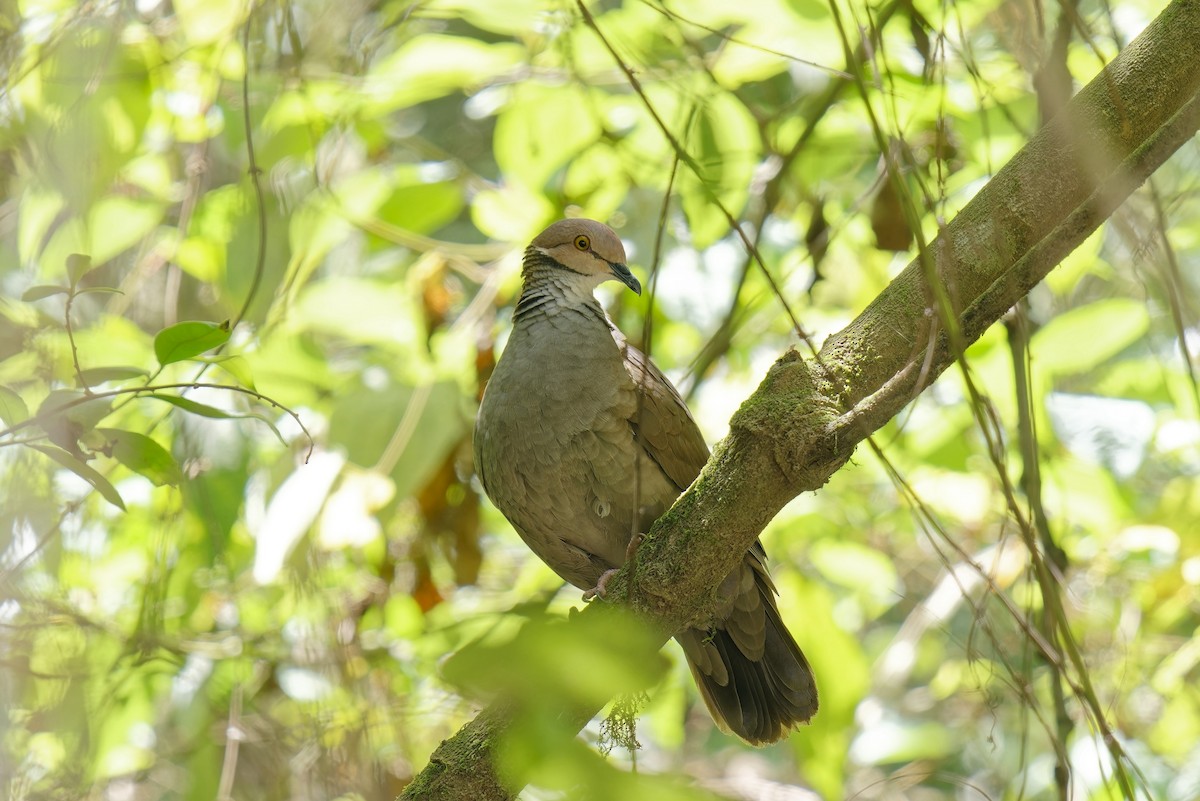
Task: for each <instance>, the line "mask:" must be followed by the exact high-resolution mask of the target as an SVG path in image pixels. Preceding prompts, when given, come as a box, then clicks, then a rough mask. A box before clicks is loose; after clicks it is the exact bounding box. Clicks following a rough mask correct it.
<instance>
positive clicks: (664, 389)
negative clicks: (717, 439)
mask: <svg viewBox="0 0 1200 801" xmlns="http://www.w3.org/2000/svg"><path fill="white" fill-rule="evenodd" d="M617 344H618V346H619V347H620V348H621V354H622V356H623V358H624V361H625V370H626V371H627V372H628V373H629V377H630V378H631V379H633V383H634V385H635V386H636V387H637V388H638V391H639V393H638V394H639V398H638V406H639V408H638V410H637V412H635V413H634V418H633V420H631V421H630V423H631V425H633V427H634V433H635V436H636V437H637V441H638V444H639V445H641V447H642V449H643V450H645V452H646V454H647V455H648V456H649V457H650V458H651V459H653V460H654V462H655V463H656V464H657V465H658V466H659V467H660V468H662V471H663V472H664V473H665V474H666V475H667V477H668V478H669V479H671V481H672V482H673V483H674V484H675V486H676V487H678V488H679V491H680V492H683V491H684V490H685V489H687V488H688V487H689V486H690V485H691V483H692V482H693V481H695V480H696V476H698V475H699V474H700V468H702V467H704V463H705V462H707V461H708V445H707V444H705V442H704V435H703V434H701V433H700V429H699V428H698V427H697V426H696V421H695V420H693V419H692V413H691V412H689V411H688V408H687V404H686V403H684V402H683V398H681V397H680V396H679V391H678V390H676V389H675V387H674V385H672V384H671V382H670V381H669V380H667V377H666V376H665V375H663V374H662V372H661V371H660V370H659V369H658V368H657V367H655V365H654V362H652V361H650V360H649V359H648V358H646V354H644V353H642V352H641V351H640V350H638V349H637V348H635V347H634V346H633V345H630V344H629V343H628V342H626V341H624V338H623V337H622V338H620V339H618V340H617Z"/></svg>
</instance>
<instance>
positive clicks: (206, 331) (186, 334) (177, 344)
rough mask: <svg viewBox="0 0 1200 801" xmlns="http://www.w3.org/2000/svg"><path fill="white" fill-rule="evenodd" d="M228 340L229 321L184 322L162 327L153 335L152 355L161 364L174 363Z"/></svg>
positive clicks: (218, 345)
mask: <svg viewBox="0 0 1200 801" xmlns="http://www.w3.org/2000/svg"><path fill="white" fill-rule="evenodd" d="M228 341H229V323H228V322H224V323H221V324H220V325H217V324H216V323H202V322H196V321H191V322H186V323H176V324H175V325H173V326H170V327H168V328H164V329H163V330H161V331H159V332H158V333H157V334H156V335H155V336H154V355H155V356H157V357H158V363H159V364H162V365H164V366H165V365H168V364H174V363H175V362H181V361H183V360H185V359H190V358H192V357H193V356H199V355H200V354H201V353H204V352H205V351H207V350H212V349H213V348H217V347H220V346H221V345H224V344H225V343H226V342H228Z"/></svg>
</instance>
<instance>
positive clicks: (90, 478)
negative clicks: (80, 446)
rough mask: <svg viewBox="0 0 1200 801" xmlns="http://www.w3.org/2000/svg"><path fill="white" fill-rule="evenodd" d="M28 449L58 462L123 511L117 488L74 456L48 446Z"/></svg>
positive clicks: (123, 507)
mask: <svg viewBox="0 0 1200 801" xmlns="http://www.w3.org/2000/svg"><path fill="white" fill-rule="evenodd" d="M29 447H31V448H33V449H34V450H35V451H40V452H41V453H44V454H46V455H47V456H49V457H50V458H51V459H53V460H54V461H56V462H58V463H59V464H60V465H62V466H63V467H65V468H67V469H68V470H70V471H71V472H72V473H74V474H75V475H77V476H79V477H80V478H82V479H83V480H84V481H86V482H87V483H89V484H91V485H92V486H93V487H94V488H95V489H96V491H97V492H99V493H100V494H101V495H102V496H104V499H105V500H106V501H108V502H109V503H111V504H112V505H113V506H115V507H117V508H118V509H120V510H121V511H122V512H123V511H125V502H124V501H123V500H121V495H120V493H118V492H117V488H116V487H114V486H113V485H112V484H111V483H110V482H109V480H108V479H107V478H105V477H104V476H102V475H100V474H99V473H97V472H96V471H95V470H93V469H92V468H90V467H88V466H87V465H86V464H84V463H83V462H82V461H80V460H79V459H76V458H75V457H74V456H72V455H71V454H69V453H67V452H66V451H64V450H62V449H61V448H53V447H51V446H49V445H30V446H29Z"/></svg>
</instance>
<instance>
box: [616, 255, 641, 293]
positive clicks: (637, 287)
mask: <svg viewBox="0 0 1200 801" xmlns="http://www.w3.org/2000/svg"><path fill="white" fill-rule="evenodd" d="M608 269H609V270H611V271H612V274H613V277H614V278H616V279H617V280H618V281H620V282H621V283H622V284H624V285H625V286H627V287H629V288H630V289H632V290H633V291H634V294H637V295H640V294H642V282H641V281H639V280H637V278H635V277H634V276H633V273H631V272H629V268H628V267H626V266H625V265H624V264H617V263H614V262H611V261H610V262H609V263H608Z"/></svg>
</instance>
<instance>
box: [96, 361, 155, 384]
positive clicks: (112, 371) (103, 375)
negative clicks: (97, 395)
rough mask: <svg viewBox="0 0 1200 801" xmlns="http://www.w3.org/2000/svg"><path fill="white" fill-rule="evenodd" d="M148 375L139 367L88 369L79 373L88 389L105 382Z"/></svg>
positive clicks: (127, 379)
mask: <svg viewBox="0 0 1200 801" xmlns="http://www.w3.org/2000/svg"><path fill="white" fill-rule="evenodd" d="M149 374H150V373H149V372H147V371H146V370H144V369H142V368H141V367H125V366H117V367H89V368H87V369H86V370H83V371H81V372H80V376H82V378H83V381H84V383H86V384H87V385H88V386H89V387H91V386H95V385H96V384H103V383H105V382H106V381H129V380H131V379H134V378H145V377H146V376H148V375H149Z"/></svg>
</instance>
